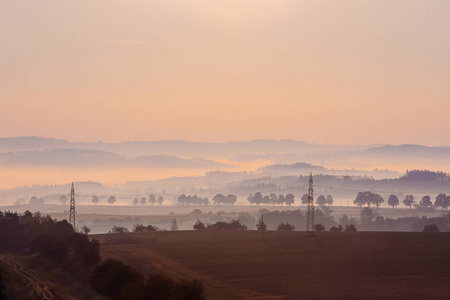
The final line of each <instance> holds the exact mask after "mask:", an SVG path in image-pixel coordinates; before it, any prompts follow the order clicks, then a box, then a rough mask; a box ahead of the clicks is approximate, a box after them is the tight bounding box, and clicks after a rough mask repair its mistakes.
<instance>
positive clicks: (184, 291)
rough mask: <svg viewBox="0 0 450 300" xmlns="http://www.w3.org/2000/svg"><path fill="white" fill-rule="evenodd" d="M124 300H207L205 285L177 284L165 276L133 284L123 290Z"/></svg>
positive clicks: (156, 276)
mask: <svg viewBox="0 0 450 300" xmlns="http://www.w3.org/2000/svg"><path fill="white" fill-rule="evenodd" d="M122 299H124V300H146V299H161V300H164V299H180V300H181V299H182V300H203V299H205V295H204V287H203V284H202V283H201V282H200V281H198V280H196V279H193V280H181V281H180V282H175V281H174V280H173V279H172V278H170V277H167V276H166V275H163V274H155V275H152V276H149V277H148V279H147V280H146V281H145V282H133V283H130V284H128V285H127V286H126V287H124V288H123V289H122Z"/></svg>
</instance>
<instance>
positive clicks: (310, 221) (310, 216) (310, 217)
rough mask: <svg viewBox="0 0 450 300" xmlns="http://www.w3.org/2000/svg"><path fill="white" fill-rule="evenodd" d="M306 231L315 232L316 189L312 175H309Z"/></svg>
mask: <svg viewBox="0 0 450 300" xmlns="http://www.w3.org/2000/svg"><path fill="white" fill-rule="evenodd" d="M306 231H314V189H313V178H312V173H310V174H309V188H308V211H307V212H306Z"/></svg>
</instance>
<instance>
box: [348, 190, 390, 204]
mask: <svg viewBox="0 0 450 300" xmlns="http://www.w3.org/2000/svg"><path fill="white" fill-rule="evenodd" d="M383 202H384V199H383V197H381V196H380V195H378V194H375V193H372V192H370V191H367V192H359V193H358V195H357V196H356V199H355V200H354V201H353V203H354V204H356V205H358V206H359V207H362V206H364V205H366V204H367V206H368V207H370V205H371V204H374V205H375V206H376V207H378V206H379V205H380V204H381V203H383Z"/></svg>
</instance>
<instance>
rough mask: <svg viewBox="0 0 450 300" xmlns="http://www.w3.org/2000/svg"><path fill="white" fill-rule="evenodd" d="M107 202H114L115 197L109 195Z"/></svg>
mask: <svg viewBox="0 0 450 300" xmlns="http://www.w3.org/2000/svg"><path fill="white" fill-rule="evenodd" d="M107 202H108V203H109V204H111V205H113V204H114V203H115V202H116V197H114V196H111V197H109V198H108V200H107Z"/></svg>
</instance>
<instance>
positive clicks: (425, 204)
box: [417, 195, 433, 209]
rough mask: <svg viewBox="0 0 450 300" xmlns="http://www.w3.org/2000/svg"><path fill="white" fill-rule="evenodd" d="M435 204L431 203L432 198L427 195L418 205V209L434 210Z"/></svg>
mask: <svg viewBox="0 0 450 300" xmlns="http://www.w3.org/2000/svg"><path fill="white" fill-rule="evenodd" d="M432 207H433V202H431V197H430V196H428V195H426V196H423V198H422V200H420V202H419V204H418V205H417V208H425V209H427V208H432Z"/></svg>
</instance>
